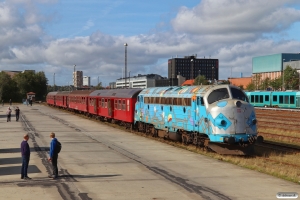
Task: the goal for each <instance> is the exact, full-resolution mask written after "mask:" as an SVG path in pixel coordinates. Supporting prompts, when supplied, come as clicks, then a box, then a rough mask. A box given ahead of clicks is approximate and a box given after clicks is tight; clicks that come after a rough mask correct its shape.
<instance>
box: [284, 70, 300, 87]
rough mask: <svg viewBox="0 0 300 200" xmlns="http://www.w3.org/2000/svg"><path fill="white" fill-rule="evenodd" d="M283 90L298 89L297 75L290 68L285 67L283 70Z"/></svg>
mask: <svg viewBox="0 0 300 200" xmlns="http://www.w3.org/2000/svg"><path fill="white" fill-rule="evenodd" d="M283 75H284V89H285V90H293V89H297V88H298V84H299V78H298V77H299V74H298V72H297V70H296V69H294V68H292V67H291V66H289V65H288V66H287V67H286V68H285V70H284V74H283Z"/></svg>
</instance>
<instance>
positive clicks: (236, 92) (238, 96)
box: [230, 88, 249, 102]
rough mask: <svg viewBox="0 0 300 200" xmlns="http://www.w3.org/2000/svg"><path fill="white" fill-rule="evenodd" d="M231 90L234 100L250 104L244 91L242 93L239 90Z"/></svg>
mask: <svg viewBox="0 0 300 200" xmlns="http://www.w3.org/2000/svg"><path fill="white" fill-rule="evenodd" d="M230 90H231V94H232V98H233V99H239V100H242V101H246V102H249V100H248V97H247V96H246V95H245V94H244V92H243V91H241V90H239V89H237V88H230Z"/></svg>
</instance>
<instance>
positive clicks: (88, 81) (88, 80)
mask: <svg viewBox="0 0 300 200" xmlns="http://www.w3.org/2000/svg"><path fill="white" fill-rule="evenodd" d="M83 86H88V87H90V86H91V77H89V76H83Z"/></svg>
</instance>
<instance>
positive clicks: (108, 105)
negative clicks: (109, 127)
mask: <svg viewBox="0 0 300 200" xmlns="http://www.w3.org/2000/svg"><path fill="white" fill-rule="evenodd" d="M111 107H112V106H111V100H110V99H108V100H107V108H108V116H109V117H111V116H112V109H111Z"/></svg>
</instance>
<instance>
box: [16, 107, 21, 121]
mask: <svg viewBox="0 0 300 200" xmlns="http://www.w3.org/2000/svg"><path fill="white" fill-rule="evenodd" d="M15 112H16V121H19V116H20V109H19V107H17V108H16V109H15Z"/></svg>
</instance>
